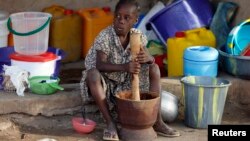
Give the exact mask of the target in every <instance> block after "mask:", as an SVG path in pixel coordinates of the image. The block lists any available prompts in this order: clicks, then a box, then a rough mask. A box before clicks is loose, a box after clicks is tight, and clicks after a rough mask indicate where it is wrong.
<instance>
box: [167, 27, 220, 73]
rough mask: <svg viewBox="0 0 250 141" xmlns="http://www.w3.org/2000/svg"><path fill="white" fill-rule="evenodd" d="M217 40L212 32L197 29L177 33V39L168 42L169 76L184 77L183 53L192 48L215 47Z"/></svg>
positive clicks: (170, 39)
mask: <svg viewBox="0 0 250 141" xmlns="http://www.w3.org/2000/svg"><path fill="white" fill-rule="evenodd" d="M215 45H216V40H215V36H214V34H213V33H212V31H210V30H208V29H206V28H196V29H192V30H187V31H181V32H176V34H175V37H172V38H168V40H167V56H168V60H167V64H168V76H183V53H184V50H185V49H186V48H188V47H191V46H210V47H215Z"/></svg>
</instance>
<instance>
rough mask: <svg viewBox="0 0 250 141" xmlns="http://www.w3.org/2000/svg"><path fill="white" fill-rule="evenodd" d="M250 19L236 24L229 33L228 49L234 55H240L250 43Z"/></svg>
mask: <svg viewBox="0 0 250 141" xmlns="http://www.w3.org/2000/svg"><path fill="white" fill-rule="evenodd" d="M249 32H250V19H247V20H245V21H244V22H241V23H240V24H239V25H237V26H235V27H234V28H233V29H232V30H231V32H230V33H229V36H228V39H227V48H226V51H227V53H229V54H232V55H240V54H241V53H242V51H244V49H245V48H246V47H247V45H248V44H250V36H249Z"/></svg>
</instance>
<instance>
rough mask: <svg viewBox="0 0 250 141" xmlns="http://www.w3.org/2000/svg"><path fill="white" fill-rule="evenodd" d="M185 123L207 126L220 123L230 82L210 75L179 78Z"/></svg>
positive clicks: (194, 125)
mask: <svg viewBox="0 0 250 141" xmlns="http://www.w3.org/2000/svg"><path fill="white" fill-rule="evenodd" d="M181 83H182V90H183V97H184V107H185V108H184V111H185V124H186V125H187V126H189V127H192V128H207V127H208V125H209V124H221V118H222V115H223V111H224V105H225V101H226V97H227V91H228V87H229V86H230V85H231V82H230V81H228V80H225V79H219V78H215V77H210V76H187V77H183V78H182V79H181Z"/></svg>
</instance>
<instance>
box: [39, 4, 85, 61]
mask: <svg viewBox="0 0 250 141" xmlns="http://www.w3.org/2000/svg"><path fill="white" fill-rule="evenodd" d="M43 11H44V12H49V13H51V14H52V20H51V24H50V26H51V28H50V36H49V45H50V46H52V47H56V48H60V49H62V50H63V51H64V52H65V53H66V54H67V55H66V57H65V58H64V59H63V60H62V62H73V61H77V60H79V59H80V58H81V50H82V19H81V16H80V15H78V14H77V13H76V12H74V11H73V10H68V9H65V8H64V7H62V6H57V5H53V6H51V7H48V8H45V9H44V10H43Z"/></svg>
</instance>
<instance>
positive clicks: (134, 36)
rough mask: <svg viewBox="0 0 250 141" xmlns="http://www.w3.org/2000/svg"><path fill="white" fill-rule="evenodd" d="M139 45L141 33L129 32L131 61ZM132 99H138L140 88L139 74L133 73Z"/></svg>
mask: <svg viewBox="0 0 250 141" xmlns="http://www.w3.org/2000/svg"><path fill="white" fill-rule="evenodd" d="M140 47H141V34H140V33H136V32H130V48H131V55H132V61H135V59H136V56H137V53H139V51H140ZM131 92H132V97H131V99H132V100H136V101H140V89H139V75H138V74H133V78H132V90H131Z"/></svg>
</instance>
